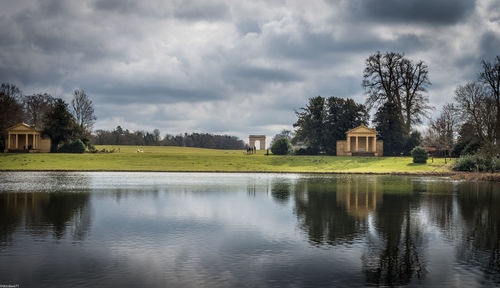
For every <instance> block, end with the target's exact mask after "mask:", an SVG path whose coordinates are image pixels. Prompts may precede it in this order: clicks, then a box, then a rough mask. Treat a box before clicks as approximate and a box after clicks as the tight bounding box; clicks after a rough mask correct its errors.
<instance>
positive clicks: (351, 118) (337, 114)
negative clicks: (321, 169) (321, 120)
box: [323, 96, 369, 155]
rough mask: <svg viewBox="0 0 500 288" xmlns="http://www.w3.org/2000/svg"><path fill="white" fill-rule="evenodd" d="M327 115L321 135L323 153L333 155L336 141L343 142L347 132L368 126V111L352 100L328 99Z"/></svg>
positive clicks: (335, 149) (335, 150)
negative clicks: (361, 126)
mask: <svg viewBox="0 0 500 288" xmlns="http://www.w3.org/2000/svg"><path fill="white" fill-rule="evenodd" d="M326 105H327V108H326V109H327V115H326V120H325V125H324V127H325V131H324V133H323V135H324V136H323V146H324V147H325V152H326V153H327V154H330V155H335V154H336V152H337V140H345V132H347V130H349V129H352V128H355V127H358V126H360V125H362V124H363V125H367V124H368V118H369V115H368V111H367V110H366V107H365V106H364V105H362V104H357V103H356V102H354V100H352V99H342V98H337V97H333V96H332V97H330V98H328V99H327V104H326Z"/></svg>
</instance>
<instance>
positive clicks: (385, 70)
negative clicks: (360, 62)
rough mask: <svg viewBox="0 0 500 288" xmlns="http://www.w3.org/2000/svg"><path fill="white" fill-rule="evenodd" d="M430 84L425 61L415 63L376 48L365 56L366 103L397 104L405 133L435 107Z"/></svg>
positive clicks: (374, 104) (370, 105)
mask: <svg viewBox="0 0 500 288" xmlns="http://www.w3.org/2000/svg"><path fill="white" fill-rule="evenodd" d="M429 85H431V82H430V80H429V68H428V67H427V65H426V64H425V63H424V62H423V61H418V62H416V63H414V62H413V61H411V60H410V59H408V58H405V57H404V55H403V54H401V53H395V52H387V53H385V54H382V53H380V52H377V53H375V54H373V55H371V56H369V57H368V59H366V64H365V70H364V73H363V83H362V86H363V88H365V91H366V94H367V95H368V99H367V101H366V104H367V106H368V107H369V108H372V107H375V106H377V107H381V106H383V105H384V104H385V103H387V102H390V103H392V104H394V105H395V106H396V108H397V111H395V113H397V114H398V117H399V118H400V120H401V123H403V125H404V128H405V130H406V131H405V132H406V133H409V132H410V130H411V127H412V124H419V123H421V122H422V118H423V117H426V116H427V113H428V112H429V110H430V109H432V108H431V106H429V104H428V103H429V98H428V97H427V95H426V94H425V92H427V91H426V89H427V87H428V86H429Z"/></svg>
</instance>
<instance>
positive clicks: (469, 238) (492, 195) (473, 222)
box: [457, 183, 500, 283]
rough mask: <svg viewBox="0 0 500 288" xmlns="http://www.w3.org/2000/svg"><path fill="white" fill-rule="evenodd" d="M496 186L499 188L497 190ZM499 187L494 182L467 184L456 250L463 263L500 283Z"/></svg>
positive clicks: (461, 200) (461, 193) (462, 187)
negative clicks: (475, 267) (478, 268)
mask: <svg viewBox="0 0 500 288" xmlns="http://www.w3.org/2000/svg"><path fill="white" fill-rule="evenodd" d="M495 188H496V190H495ZM499 192H500V190H498V186H497V185H495V184H492V183H486V184H485V183H482V184H479V183H464V184H463V185H460V186H459V187H458V194H457V202H458V207H459V210H460V215H461V217H462V219H461V220H462V221H461V222H462V223H463V224H462V225H461V229H462V231H461V232H462V233H461V235H460V236H459V237H457V238H458V239H459V240H460V245H459V246H458V249H457V256H458V260H459V261H460V262H461V264H463V265H467V266H479V267H480V269H481V270H483V271H484V273H485V276H486V277H487V278H491V279H492V280H493V281H495V282H497V283H498V282H500V209H499V204H500V194H499Z"/></svg>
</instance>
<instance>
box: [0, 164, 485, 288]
mask: <svg viewBox="0 0 500 288" xmlns="http://www.w3.org/2000/svg"><path fill="white" fill-rule="evenodd" d="M27 179H29V181H26V180H27ZM304 179H305V180H306V182H307V183H313V182H314V181H319V180H318V179H320V181H323V182H328V181H330V182H331V181H333V182H335V181H337V180H335V179H336V178H335V177H331V178H328V177H326V178H325V177H316V176H307V175H305V176H299V175H292V174H210V173H206V174H205V173H201V174H196V173H0V180H8V181H3V182H0V183H2V184H0V192H3V193H9V192H18V193H21V192H29V191H40V190H41V191H59V190H64V191H73V192H74V193H91V194H90V195H91V198H90V203H88V205H87V206H86V207H87V209H90V210H91V214H92V218H91V224H90V225H91V227H90V228H89V232H88V233H87V234H86V236H85V238H84V239H75V238H73V237H71V235H70V234H71V231H67V235H66V236H65V237H62V238H61V239H56V238H54V237H51V235H50V234H43V235H40V234H37V235H33V234H29V233H27V231H24V230H23V227H19V228H18V229H17V230H16V231H15V232H14V233H13V235H12V236H11V238H12V239H13V240H12V241H11V242H9V243H8V245H6V244H5V243H2V245H0V283H21V284H25V285H35V284H36V285H37V286H44V285H45V286H54V285H55V286H111V285H112V286H118V285H125V286H153V287H160V286H161V287H163V286H165V285H166V284H169V285H170V286H178V285H182V286H200V285H208V286H242V285H248V286H283V285H297V286H332V285H341V286H346V285H349V286H359V285H363V284H364V283H365V275H364V272H363V263H362V262H363V261H365V259H366V256H367V255H370V253H372V252H378V250H377V249H380V250H381V251H383V249H384V244H385V243H386V239H385V238H384V236H383V234H382V232H381V231H379V229H380V228H379V226H377V225H380V223H377V221H380V220H377V217H376V216H377V215H378V213H380V212H381V211H380V209H387V207H385V208H384V206H383V205H380V206H379V207H377V209H378V210H374V211H371V212H370V213H369V214H368V216H367V219H365V220H366V223H367V229H366V231H365V232H364V234H362V233H360V236H357V237H356V238H355V239H354V240H350V241H349V242H344V243H338V244H336V245H312V244H311V242H310V241H308V240H309V239H308V237H309V236H308V234H307V233H306V232H304V231H303V230H302V229H301V228H300V225H299V224H298V220H297V215H296V214H295V203H294V197H292V196H290V197H289V198H288V200H280V201H277V200H276V199H273V196H272V195H271V188H272V187H273V185H272V184H273V183H277V182H280V183H288V184H290V185H289V186H286V187H290V190H291V193H293V192H292V191H293V189H292V188H293V186H294V185H297V183H299V182H300V181H304ZM325 179H326V180H325ZM353 179H357V178H353ZM359 179H361V178H359ZM363 179H364V180H363V181H365V182H368V183H374V184H376V183H377V182H379V183H378V184H377V185H378V186H377V187H381V186H382V185H380V182H387V183H390V184H391V185H394V183H396V182H398V180H397V179H399V178H379V177H376V176H373V177H372V176H370V177H364V178H363ZM401 179H405V180H402V181H403V182H405V183H407V182H411V183H412V184H411V185H413V186H412V187H414V189H415V190H414V191H417V192H412V191H409V192H407V193H406V194H394V192H393V190H395V189H396V188H394V186H390V187H391V188H389V192H388V194H384V201H383V202H382V203H383V204H384V205H388V204H387V203H394V202H391V201H387V200H388V199H391V197H392V199H394V198H400V197H403V198H404V197H406V198H411V199H413V200H411V201H410V202H411V203H412V204H410V207H411V210H410V214H411V218H412V221H411V225H412V229H416V230H415V231H418V233H419V234H418V235H417V236H416V237H417V238H418V237H419V238H420V240H421V241H420V242H419V241H416V242H415V243H416V245H419V247H420V248H419V249H421V251H422V255H420V256H421V257H420V258H421V259H423V260H422V261H425V277H423V278H422V279H420V281H419V280H418V279H412V281H411V282H410V283H411V284H424V285H425V284H435V283H441V284H446V285H451V286H460V285H464V286H477V285H479V284H480V283H481V282H480V281H481V280H482V278H483V276H482V275H483V274H482V272H481V269H480V268H479V267H471V265H470V264H468V263H463V259H461V260H460V259H459V258H457V246H458V245H461V244H463V243H462V242H461V241H460V240H461V239H460V237H459V235H460V233H462V229H461V228H460V227H462V226H463V225H464V223H463V221H462V220H460V219H461V218H460V217H461V216H460V212H457V211H460V208H459V207H457V205H458V204H457V199H456V197H455V196H454V194H453V193H451V192H453V191H455V189H456V186H457V185H461V184H460V183H452V182H449V181H448V180H438V181H435V180H432V181H428V180H427V179H426V178H401ZM344 180H345V179H343V180H342V181H344ZM351 180H352V179H351ZM308 181H310V182H308ZM323 182H322V183H323ZM306 186H307V185H306ZM301 187H302V186H301ZM339 187H343V186H339ZM329 189H330V188H329ZM315 192H316V191H315ZM333 192H335V191H332V193H333ZM318 193H323V192H321V191H318ZM325 193H326V192H325ZM328 193H330V192H328ZM336 193H340V192H339V191H337V192H336ZM433 193H435V194H436V195H437V196H440V195H445V197H444V198H438V197H436V195H434V194H433ZM304 196H306V197H307V194H305V195H304ZM433 197H434V198H433ZM450 197H451V198H450ZM406 198H405V199H406ZM310 199H312V198H310ZM316 199H320V198H316ZM333 199H335V197H334V198H333ZM450 200H451V201H450ZM433 201H434V202H433ZM443 201H445V202H444V203H448V202H449V203H451V204H450V207H451V209H453V211H452V214H451V215H452V216H451V221H452V223H446V225H444V226H440V225H438V224H436V223H441V222H440V221H437V220H436V219H437V218H436V217H439V215H440V214H439V213H438V212H439V209H441V208H440V207H441V206H439V205H442V202H443ZM307 204H308V205H315V203H307ZM337 205H340V203H337ZM433 205H434V206H433ZM446 207H448V206H446ZM61 208H63V207H61ZM331 208H332V209H337V208H335V207H331ZM335 215H336V214H335ZM394 216H396V215H394ZM352 217H354V216H352ZM75 218H77V217H75ZM75 221H76V220H75ZM71 225H73V223H68V226H69V227H71ZM450 227H451V228H450ZM450 229H453V231H450ZM412 231H413V230H412ZM401 233H403V234H404V231H403V232H401ZM412 236H415V235H413V234H412ZM417 240H418V239H417ZM374 247H375V248H374ZM370 249H375V250H373V251H371V250H370ZM377 259H378V258H375V259H371V260H370V261H374V263H375V264H376V260H377ZM7 263H8V264H9V265H4V264H7ZM44 281H45V282H44ZM21 286H23V285H21Z"/></svg>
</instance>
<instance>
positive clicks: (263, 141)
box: [248, 135, 266, 150]
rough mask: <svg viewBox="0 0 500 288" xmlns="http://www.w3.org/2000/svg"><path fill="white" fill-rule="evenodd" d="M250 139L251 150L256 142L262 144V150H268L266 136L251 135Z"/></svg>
mask: <svg viewBox="0 0 500 288" xmlns="http://www.w3.org/2000/svg"><path fill="white" fill-rule="evenodd" d="M248 138H250V139H249V141H248V145H249V146H250V148H253V147H255V141H259V143H260V147H259V148H260V150H266V135H250V136H249V137H248Z"/></svg>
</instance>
